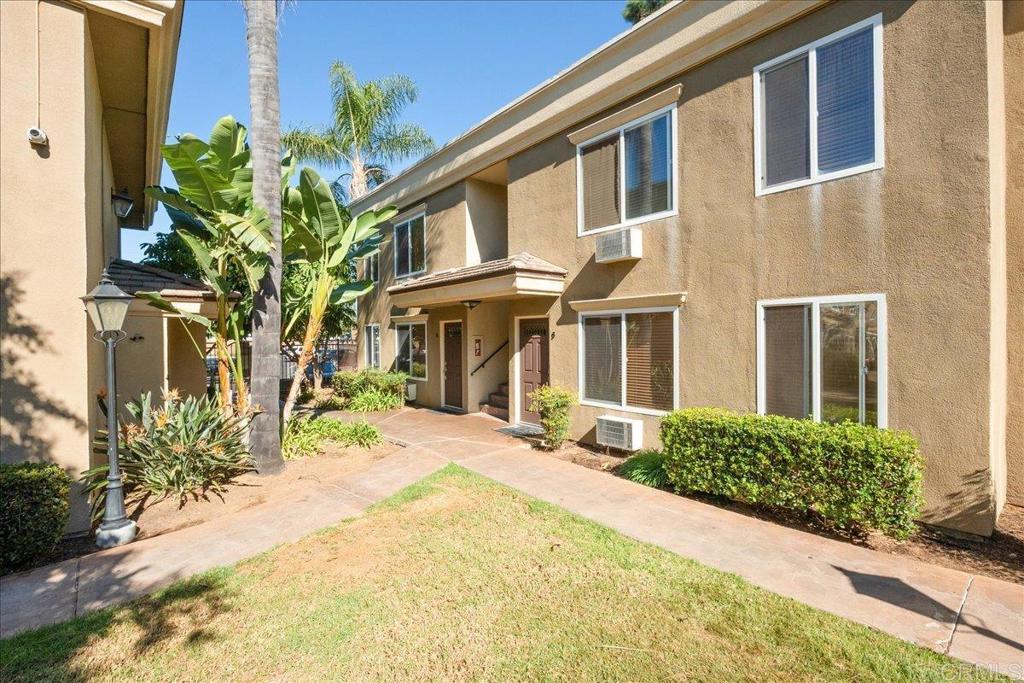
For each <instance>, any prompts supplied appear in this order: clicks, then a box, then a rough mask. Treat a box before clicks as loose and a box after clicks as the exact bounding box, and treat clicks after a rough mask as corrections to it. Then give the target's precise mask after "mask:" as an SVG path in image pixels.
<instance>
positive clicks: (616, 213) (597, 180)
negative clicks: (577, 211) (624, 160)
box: [580, 135, 621, 230]
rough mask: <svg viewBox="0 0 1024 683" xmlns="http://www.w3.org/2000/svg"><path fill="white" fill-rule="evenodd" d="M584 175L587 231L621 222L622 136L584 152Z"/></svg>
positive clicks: (585, 228) (584, 222) (584, 220)
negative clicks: (620, 167) (620, 149)
mask: <svg viewBox="0 0 1024 683" xmlns="http://www.w3.org/2000/svg"><path fill="white" fill-rule="evenodd" d="M580 172H581V173H582V174H583V229H584V230H593V229H595V228H603V227H605V226H607V225H615V224H616V223H619V222H621V218H620V214H621V211H620V209H619V136H618V135H615V136H612V137H610V138H605V139H604V140H600V141H598V142H595V143H594V144H592V145H590V146H588V147H584V148H583V149H582V150H580Z"/></svg>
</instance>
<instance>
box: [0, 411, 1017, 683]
mask: <svg viewBox="0 0 1024 683" xmlns="http://www.w3.org/2000/svg"><path fill="white" fill-rule="evenodd" d="M331 416H332V417H338V418H341V419H346V420H352V421H357V420H362V419H367V420H369V421H370V422H371V423H374V424H376V425H377V426H378V427H379V428H380V429H381V431H382V432H383V433H384V435H385V436H386V437H387V438H389V439H392V440H395V441H398V442H401V443H403V444H404V445H405V446H407V447H406V448H405V449H403V450H402V451H400V452H398V453H395V454H394V455H391V456H389V457H388V458H386V459H384V460H381V461H379V462H377V463H375V464H374V466H373V467H371V468H370V469H369V470H366V471H364V472H362V473H358V474H355V475H348V476H346V477H342V478H339V480H338V481H334V482H325V483H323V484H320V485H317V486H314V487H311V488H310V491H309V493H308V495H306V496H304V497H303V499H302V500H298V501H294V502H289V503H287V504H268V505H265V506H260V507H258V508H253V509H251V510H246V511H243V512H241V513H238V514H235V515H232V516H231V517H230V518H226V519H224V520H218V521H216V522H209V523H207V524H203V525H201V526H197V527H192V528H190V529H184V530H182V531H179V532H175V533H171V534H166V535H163V536H158V537H156V538H153V539H146V540H143V541H140V542H137V543H134V544H131V545H129V546H125V547H123V548H115V549H112V550H108V551H103V552H100V553H95V554H94V555H90V556H87V557H84V558H81V560H71V561H69V562H65V563H61V564H58V565H53V566H51V567H44V568H42V569H38V570H35V571H32V572H27V573H24V574H17V575H13V576H8V577H4V578H3V579H2V580H0V604H2V605H3V609H2V610H0V635H3V636H7V635H10V634H12V633H14V632H17V631H20V630H24V629H26V628H31V627H34V626H38V625H42V624H46V623H52V622H56V621H62V620H64V619H67V618H70V617H71V616H74V615H77V614H82V613H85V612H87V611H91V610H93V609H98V608H101V607H104V606H106V605H111V604H116V603H119V602H124V601H126V600H129V599H131V598H133V597H136V596H138V595H141V594H144V593H148V592H151V591H153V590H155V589H156V588H158V587H161V586H164V585H167V584H168V583H170V582H171V581H173V580H176V579H179V578H184V577H186V576H190V575H192V574H195V573H198V572H201V571H204V570H206V569H209V568H211V567H214V566H218V565H225V564H230V563H232V562H235V561H237V560H240V559H243V558H245V557H249V556H252V555H256V554H258V553H260V552H263V551H264V550H267V549H269V548H271V547H273V546H274V545H277V544H280V543H286V542H291V541H294V540H296V539H298V538H299V537H301V536H303V535H306V534H309V533H311V532H313V531H315V530H317V529H320V528H323V527H326V526H329V525H332V524H335V523H337V522H338V521H340V520H342V519H344V518H347V517H352V516H355V515H358V514H359V513H361V512H362V511H363V510H365V509H366V507H368V506H369V504H370V503H371V502H375V501H378V500H381V499H382V498H384V497H386V496H387V495H390V494H391V493H394V492H396V491H398V490H399V489H401V488H403V487H404V486H407V485H409V484H411V483H414V482H416V481H418V480H419V479H421V478H423V477H425V476H427V475H428V474H430V473H432V472H434V471H436V470H437V469H439V468H440V467H442V466H443V465H444V464H445V463H447V462H456V463H458V464H460V465H462V466H463V467H465V468H466V469H469V470H472V471H475V472H477V473H478V474H481V475H483V476H485V477H488V478H490V479H492V480H495V481H498V482H500V483H502V484H505V485H508V486H511V487H514V488H516V489H519V490H521V491H523V492H525V493H527V494H528V495H531V496H533V497H535V498H538V499H540V500H543V501H546V502H548V503H553V504H555V505H558V506H561V507H563V508H565V509H567V510H569V511H571V512H574V513H576V514H578V515H581V516H582V517H586V518H588V519H590V520H592V521H595V522H598V523H600V524H603V525H605V526H607V527H610V528H612V529H615V530H616V531H619V532H621V533H623V534H625V535H627V536H630V537H632V538H635V539H637V540H641V541H645V542H648V543H652V544H654V545H658V546H660V547H662V548H665V549H667V550H670V551H672V552H675V553H677V554H679V555H682V556H685V557H688V558H691V559H694V560H697V561H698V562H700V563H702V564H704V565H707V566H710V567H713V568H716V569H720V570H724V571H728V572H732V573H735V574H737V575H739V576H741V577H742V578H744V579H746V580H747V581H749V582H751V583H753V584H755V585H758V586H761V587H762V588H766V589H768V590H770V591H773V592H775V593H778V594H781V595H784V596H787V597H791V598H794V599H796V600H799V601H801V602H803V603H805V604H808V605H810V606H812V607H816V608H818V609H821V610H824V611H827V612H831V613H833V614H836V615H839V616H841V617H845V618H847V619H850V620H853V621H856V622H859V623H862V624H866V625H868V626H872V627H874V628H876V629H878V630H880V631H883V632H886V633H890V634H892V635H895V636H897V637H899V638H902V639H904V640H907V641H910V642H913V643H916V644H918V645H921V646H924V647H927V648H930V649H932V650H935V651H937V652H941V653H945V654H948V655H950V656H951V657H954V658H958V659H961V660H964V661H966V662H970V663H972V664H976V665H979V666H983V667H985V668H988V669H991V670H993V671H997V672H1000V673H1003V674H1007V675H1010V676H1014V677H1016V678H1021V679H1024V586H1020V585H1016V584H1011V583H1008V582H1004V581H998V580H995V579H991V578H987V577H981V576H971V575H969V574H965V573H963V572H959V571H956V570H952V569H946V568H942V567H935V566H932V565H928V564H924V563H921V562H916V561H913V560H909V559H906V558H901V557H898V556H894V555H887V554H884V553H878V552H875V551H872V550H868V549H866V548H860V547H857V546H852V545H849V544H846V543H842V542H840V541H835V540H832V539H828V538H822V537H820V536H816V535H813V534H809V533H806V532H802V531H798V530H795V529H789V528H786V527H782V526H778V525H775V524H771V523H769V522H764V521H761V520H757V519H754V518H751V517H746V516H743V515H739V514H737V513H734V512H730V511H728V510H722V509H720V508H716V507H713V506H710V505H705V504H703V503H699V502H696V501H693V500H690V499H687V498H683V497H680V496H675V495H673V494H671V493H667V492H664V491H659V490H655V489H651V488H648V487H645V486H641V485H639V484H634V483H632V482H629V481H626V480H623V479H619V478H616V477H614V476H611V475H609V474H606V473H602V472H597V471H594V470H589V469H586V468H584V467H580V466H578V465H574V464H572V463H568V462H565V461H562V460H559V459H557V458H553V457H550V456H548V455H545V454H543V453H539V452H535V451H531V450H530V449H529V447H528V446H526V445H525V444H523V442H522V441H519V440H517V439H513V438H511V437H508V436H505V435H503V434H500V433H497V432H496V431H495V429H496V428H497V427H501V426H503V425H504V423H501V422H498V421H496V420H494V419H492V418H489V417H485V416H479V415H468V416H467V415H450V414H445V413H439V412H435V411H431V410H424V409H409V408H404V409H401V410H397V411H390V412H388V413H378V414H344V413H332V414H331ZM622 599H623V600H625V599H628V598H626V597H623V598H622ZM951 666H953V667H956V666H957V665H956V663H955V662H952V661H951ZM963 673H964V675H970V674H971V672H970V671H968V670H965V672H963ZM949 678H951V679H953V680H957V679H958V678H961V676H959V675H958V674H957V671H956V670H955V669H951V670H950V676H949Z"/></svg>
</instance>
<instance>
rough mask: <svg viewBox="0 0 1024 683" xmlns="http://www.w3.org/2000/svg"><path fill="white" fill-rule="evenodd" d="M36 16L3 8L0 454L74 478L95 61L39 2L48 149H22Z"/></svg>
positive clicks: (71, 26) (70, 27)
mask: <svg viewBox="0 0 1024 683" xmlns="http://www.w3.org/2000/svg"><path fill="white" fill-rule="evenodd" d="M35 12H36V3H32V2H24V3H0V101H2V102H3V107H0V277H2V279H3V285H4V301H3V308H4V312H3V322H4V329H3V331H2V336H3V347H4V348H3V354H4V367H3V387H2V392H0V393H2V394H3V398H2V407H3V414H2V428H3V435H2V439H3V449H2V450H3V454H2V459H3V461H4V462H14V461H18V460H23V459H30V460H39V461H51V462H56V463H58V464H60V465H61V466H63V467H65V468H67V469H68V471H69V472H70V473H71V474H72V476H73V477H75V478H77V476H78V474H79V473H80V472H81V471H82V470H83V469H85V468H86V467H88V465H89V434H90V431H91V428H92V427H93V426H94V424H92V423H91V419H90V418H91V416H92V414H93V403H94V402H93V395H92V392H93V389H95V388H96V387H95V386H93V379H94V376H93V375H91V374H90V372H89V370H88V363H87V359H88V358H90V357H95V355H96V350H95V349H91V345H93V344H95V342H93V341H92V340H91V338H90V335H89V330H88V329H87V327H86V317H85V314H84V312H83V311H82V304H81V302H80V301H79V300H78V298H77V297H80V296H82V295H83V294H85V292H86V291H88V289H89V286H90V284H91V283H93V282H95V280H96V277H97V276H98V275H99V272H98V270H95V263H96V260H95V256H96V254H97V253H102V252H101V251H100V252H97V251H96V250H95V249H94V243H95V239H90V235H89V234H88V231H87V226H88V227H89V228H92V229H94V230H95V229H96V228H98V227H99V221H100V220H101V218H100V216H99V215H98V214H97V213H96V211H97V208H96V207H97V201H98V200H97V199H96V198H95V197H94V196H93V195H94V194H95V192H96V183H95V182H94V181H95V175H91V176H87V175H86V169H89V168H90V165H89V163H90V161H94V160H96V159H101V158H102V157H101V156H100V155H99V154H97V150H96V148H95V144H96V138H95V136H94V135H92V136H90V135H88V132H94V131H95V128H94V126H95V119H94V117H95V93H94V92H93V90H94V88H95V68H94V67H92V68H91V71H90V69H89V68H83V67H86V66H87V59H88V57H87V49H88V40H87V29H86V21H85V16H84V13H83V12H82V11H80V10H78V9H74V8H72V7H69V6H67V5H63V4H57V3H52V2H43V3H40V6H39V26H40V48H41V49H40V54H39V61H40V79H39V88H40V90H39V110H40V122H39V123H40V124H41V126H42V127H43V128H44V129H45V130H46V132H47V134H48V135H49V138H50V145H49V148H48V149H44V150H38V151H37V150H36V149H35V148H33V147H32V146H30V145H29V143H28V140H27V139H26V137H25V130H26V129H27V128H28V127H29V126H33V125H36V66H35V60H36V51H35V35H34V31H35ZM74 65H79V68H74ZM87 122H88V123H87ZM92 169H93V170H94V171H96V172H97V174H98V173H99V171H100V169H99V167H95V166H94V167H92ZM87 214H91V215H89V216H88V217H87ZM92 237H93V238H95V237H96V236H95V235H94V236H92ZM14 326H19V327H20V329H21V330H23V333H19V332H18V331H17V330H15V329H14ZM96 346H99V345H98V344H96ZM87 522H88V515H87V508H86V507H85V506H84V505H82V504H76V505H74V506H73V508H72V519H71V524H70V528H71V529H72V530H77V529H82V528H84V527H85V525H86V524H87Z"/></svg>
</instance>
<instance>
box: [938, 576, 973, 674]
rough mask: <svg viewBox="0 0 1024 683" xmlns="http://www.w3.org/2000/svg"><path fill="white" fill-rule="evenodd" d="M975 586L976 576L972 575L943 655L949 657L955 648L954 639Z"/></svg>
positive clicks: (965, 588)
mask: <svg viewBox="0 0 1024 683" xmlns="http://www.w3.org/2000/svg"><path fill="white" fill-rule="evenodd" d="M973 585H974V575H973V574H971V576H969V577H968V578H967V585H966V586H965V587H964V596H963V598H962V599H961V600H960V608H959V609H957V611H956V617H954V619H953V629H952V630H951V631H950V632H949V640H947V641H946V648H945V649H944V650H943V651H942V654H944V655H948V654H949V650H950V649H951V648H952V647H953V638H954V637H955V636H956V629H957V627H958V626H959V625H960V615H961V614H963V612H964V606H965V605H966V604H967V594H968V593H970V592H971V586H973Z"/></svg>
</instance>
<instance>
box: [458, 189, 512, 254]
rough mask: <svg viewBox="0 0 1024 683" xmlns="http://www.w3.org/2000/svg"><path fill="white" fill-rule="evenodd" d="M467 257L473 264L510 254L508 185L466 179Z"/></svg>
mask: <svg viewBox="0 0 1024 683" xmlns="http://www.w3.org/2000/svg"><path fill="white" fill-rule="evenodd" d="M466 211H467V216H466V258H465V261H464V265H467V266H471V265H475V264H477V263H483V262H485V261H494V260H496V259H500V258H505V257H506V256H508V188H507V187H506V186H505V185H496V184H494V183H488V182H484V181H482V180H476V179H474V178H469V179H467V180H466Z"/></svg>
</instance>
